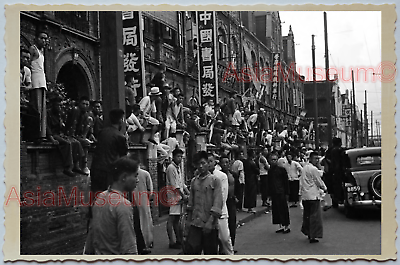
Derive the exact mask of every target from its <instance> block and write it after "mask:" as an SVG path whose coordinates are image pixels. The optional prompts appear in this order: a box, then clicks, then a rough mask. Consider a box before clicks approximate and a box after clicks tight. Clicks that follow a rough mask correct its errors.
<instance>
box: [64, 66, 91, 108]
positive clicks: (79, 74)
mask: <svg viewBox="0 0 400 265" xmlns="http://www.w3.org/2000/svg"><path fill="white" fill-rule="evenodd" d="M57 83H59V84H63V85H64V87H65V91H66V93H67V96H68V97H69V98H71V99H74V100H79V98H80V97H82V96H87V97H89V96H90V95H89V90H90V88H89V82H88V80H87V77H86V75H85V73H84V72H83V70H82V69H81V67H80V66H79V65H78V64H74V63H73V62H71V61H70V62H67V63H65V64H64V65H63V66H62V67H61V69H60V71H59V72H58V75H57Z"/></svg>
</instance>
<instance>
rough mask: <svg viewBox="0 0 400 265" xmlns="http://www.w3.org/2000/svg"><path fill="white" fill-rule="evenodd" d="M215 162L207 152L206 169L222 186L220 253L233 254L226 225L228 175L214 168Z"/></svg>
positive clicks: (212, 155)
mask: <svg viewBox="0 0 400 265" xmlns="http://www.w3.org/2000/svg"><path fill="white" fill-rule="evenodd" d="M216 164H217V162H216V159H215V156H214V154H212V153H210V154H208V170H209V171H210V173H211V174H213V175H214V176H215V177H217V178H218V179H219V180H220V181H221V188H222V216H221V217H220V218H219V219H218V228H219V229H218V234H219V240H220V251H219V252H220V253H222V254H225V255H233V247H232V241H231V236H230V232H229V225H228V208H227V207H226V200H227V199H228V188H229V183H228V176H227V175H226V174H225V173H223V172H222V171H220V170H217V169H215V166H216Z"/></svg>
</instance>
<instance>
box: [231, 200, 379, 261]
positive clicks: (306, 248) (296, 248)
mask: <svg viewBox="0 0 400 265" xmlns="http://www.w3.org/2000/svg"><path fill="white" fill-rule="evenodd" d="M380 218H381V216H380V212H379V210H376V209H375V210H368V211H363V213H362V214H361V215H360V216H358V217H356V218H354V219H347V218H346V217H345V216H344V213H343V208H342V207H340V208H339V209H330V210H328V211H326V212H323V220H324V237H323V238H322V239H320V242H319V243H315V244H310V243H309V241H308V239H307V237H306V236H304V235H303V234H302V233H301V232H300V228H301V223H302V210H301V209H300V208H291V209H290V219H291V233H289V234H276V233H275V231H276V230H277V226H276V225H272V220H271V213H268V214H264V215H262V216H260V217H258V218H256V219H254V220H253V221H250V222H248V223H246V224H245V225H244V226H242V227H241V228H240V229H238V234H237V243H236V246H235V249H236V250H238V251H239V252H238V253H237V255H380V254H381V222H380Z"/></svg>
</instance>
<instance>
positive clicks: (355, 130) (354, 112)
mask: <svg viewBox="0 0 400 265" xmlns="http://www.w3.org/2000/svg"><path fill="white" fill-rule="evenodd" d="M351 82H352V84H353V124H352V125H353V132H354V134H353V139H354V140H353V141H352V142H353V147H357V113H356V92H355V89H354V71H353V70H351Z"/></svg>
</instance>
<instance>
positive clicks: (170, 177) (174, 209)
mask: <svg viewBox="0 0 400 265" xmlns="http://www.w3.org/2000/svg"><path fill="white" fill-rule="evenodd" d="M172 156H173V159H172V163H171V164H169V166H168V168H167V172H166V182H167V183H166V184H167V186H166V187H168V189H169V191H170V192H168V202H169V203H170V204H171V205H170V208H169V218H168V222H167V233H168V238H169V248H173V249H180V248H181V247H182V243H183V242H181V239H182V235H180V234H179V231H180V230H179V227H178V225H179V218H180V215H181V214H182V200H187V199H188V195H189V190H188V189H187V187H186V185H185V181H184V179H183V176H182V173H181V169H180V164H181V162H182V156H183V151H182V150H181V149H175V150H174V151H173V152H172ZM174 234H175V240H174Z"/></svg>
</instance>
